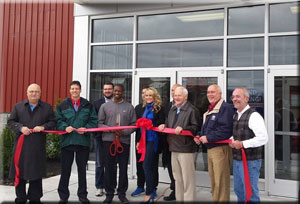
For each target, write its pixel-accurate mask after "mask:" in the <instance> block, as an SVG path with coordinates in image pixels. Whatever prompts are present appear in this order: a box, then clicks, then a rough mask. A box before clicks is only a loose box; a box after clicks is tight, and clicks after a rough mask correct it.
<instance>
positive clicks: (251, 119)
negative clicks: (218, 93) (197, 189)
mask: <svg viewBox="0 0 300 204" xmlns="http://www.w3.org/2000/svg"><path fill="white" fill-rule="evenodd" d="M232 101H233V105H234V107H235V108H236V109H237V112H236V113H235V115H234V116H233V141H232V144H230V146H231V147H232V148H233V149H232V155H233V178H234V179H233V180H234V192H235V194H236V195H237V198H238V202H244V201H245V199H246V192H245V188H244V182H245V181H244V173H243V161H242V153H241V149H242V148H244V149H245V153H246V157H247V165H248V172H249V177H250V182H251V189H252V196H251V198H250V200H249V202H260V198H259V189H258V180H259V173H260V167H261V162H262V158H263V150H264V149H263V146H264V145H265V144H266V143H267V141H268V133H267V129H266V127H265V123H264V119H263V118H262V116H261V115H260V114H259V113H258V112H256V111H255V110H254V109H252V108H250V106H249V105H248V101H249V92H248V90H247V89H246V88H243V87H238V88H236V89H235V90H234V91H233V93H232Z"/></svg>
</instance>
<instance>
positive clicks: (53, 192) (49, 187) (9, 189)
mask: <svg viewBox="0 0 300 204" xmlns="http://www.w3.org/2000/svg"><path fill="white" fill-rule="evenodd" d="M59 178H60V176H59V175H58V176H54V177H51V178H47V179H43V191H44V196H43V197H42V199H41V201H42V202H44V203H45V202H58V201H59V196H58V193H57V186H58V182H59ZM94 180H95V175H94V171H91V170H88V171H87V182H88V198H89V200H90V201H91V202H102V201H103V200H104V199H105V196H102V197H96V196H95V195H94V194H95V187H94V186H95V185H94V184H95V181H94ZM27 186H28V185H27ZM77 187H78V184H77V173H76V170H73V171H72V175H71V178H70V185H69V189H70V194H71V195H70V198H69V201H70V202H71V203H72V202H78V197H77V195H76V193H77ZM168 187H169V184H166V183H159V185H158V190H157V193H158V197H157V199H158V201H159V202H164V201H163V196H164V195H169V193H170V190H169V189H168ZM135 188H136V179H129V187H128V191H127V198H128V200H129V201H130V202H141V201H142V200H143V196H139V197H131V196H130V194H131V192H133V191H134V190H135ZM196 193H197V197H196V201H199V202H200V201H201V202H211V201H212V199H211V194H210V188H203V187H197V189H196ZM0 195H1V196H0V202H1V203H2V202H13V201H14V199H15V190H14V187H13V186H3V185H0ZM260 196H261V201H268V202H274V201H277V202H281V203H285V202H294V203H297V202H298V200H297V199H292V198H285V197H274V196H267V195H266V193H265V192H261V195H260ZM230 200H231V201H233V202H235V201H236V196H235V194H234V192H233V191H232V189H231V194H230ZM113 202H119V199H118V196H115V197H114V200H113ZM165 203H168V202H165Z"/></svg>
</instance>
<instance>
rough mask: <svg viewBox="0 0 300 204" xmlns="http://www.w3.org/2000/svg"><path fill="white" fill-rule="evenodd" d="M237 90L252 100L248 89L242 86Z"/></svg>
mask: <svg viewBox="0 0 300 204" xmlns="http://www.w3.org/2000/svg"><path fill="white" fill-rule="evenodd" d="M235 89H241V90H242V91H243V92H244V95H245V96H247V97H248V98H250V94H249V91H248V89H247V88H245V87H242V86H240V87H236V88H235Z"/></svg>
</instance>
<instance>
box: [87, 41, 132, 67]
mask: <svg viewBox="0 0 300 204" xmlns="http://www.w3.org/2000/svg"><path fill="white" fill-rule="evenodd" d="M91 56H92V61H91V69H94V70H95V69H132V45H106V46H93V47H92V54H91Z"/></svg>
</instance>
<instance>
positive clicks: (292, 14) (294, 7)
mask: <svg viewBox="0 0 300 204" xmlns="http://www.w3.org/2000/svg"><path fill="white" fill-rule="evenodd" d="M289 31H299V2H294V3H285V4H272V5H270V32H272V33H273V32H289Z"/></svg>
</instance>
